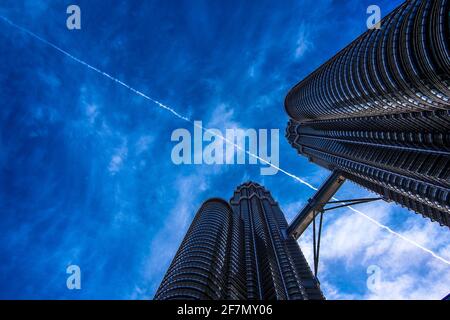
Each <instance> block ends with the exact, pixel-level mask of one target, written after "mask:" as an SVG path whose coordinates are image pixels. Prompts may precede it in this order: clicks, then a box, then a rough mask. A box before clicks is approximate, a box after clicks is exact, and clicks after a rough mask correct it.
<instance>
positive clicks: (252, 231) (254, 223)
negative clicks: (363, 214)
mask: <svg viewBox="0 0 450 320" xmlns="http://www.w3.org/2000/svg"><path fill="white" fill-rule="evenodd" d="M287 227H288V225H287V222H286V219H285V217H284V215H283V212H282V211H281V209H280V207H279V206H278V204H277V202H275V200H274V199H273V198H272V196H271V194H270V192H269V191H267V190H266V189H265V188H264V187H262V186H260V185H258V184H256V183H253V182H248V183H245V184H243V185H241V186H239V187H238V188H237V189H236V191H235V192H234V195H233V197H232V198H231V200H230V202H229V203H228V202H226V201H225V200H222V199H217V198H215V199H210V200H208V201H206V202H204V203H203V204H202V206H201V208H200V209H199V210H198V212H197V214H196V215H195V218H194V220H193V222H192V224H191V226H190V228H189V230H188V231H187V233H186V236H185V237H184V239H183V241H182V243H181V245H180V248H179V249H178V251H177V253H176V255H175V257H174V259H173V261H172V263H171V265H170V267H169V269H168V271H167V273H166V275H165V276H164V279H163V281H162V282H161V285H160V287H159V289H158V291H157V293H156V295H155V299H234V300H241V299H250V300H252V299H253V300H270V299H277V300H284V299H324V297H323V294H322V292H321V290H320V287H319V284H318V282H317V280H316V278H315V277H314V275H313V274H312V272H311V270H310V268H309V266H308V263H307V262H306V259H305V257H304V256H303V254H302V252H301V250H300V247H299V246H298V244H297V242H296V241H295V240H294V238H292V237H287V236H286V229H287Z"/></svg>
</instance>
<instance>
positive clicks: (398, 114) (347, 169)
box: [285, 0, 450, 226]
mask: <svg viewBox="0 0 450 320" xmlns="http://www.w3.org/2000/svg"><path fill="white" fill-rule="evenodd" d="M449 6H450V1H448V0H436V1H431V0H430V1H426V0H422V1H421V0H411V1H407V2H405V3H404V4H402V5H401V6H399V7H398V8H396V9H395V10H394V11H393V12H391V13H390V14H389V15H387V16H386V17H385V18H384V19H383V20H382V22H381V28H380V29H373V30H368V31H367V32H365V33H364V34H362V35H361V36H360V37H358V38H357V39H356V40H355V41H353V42H352V43H350V44H349V45H348V46H347V47H346V48H344V49H343V50H341V51H340V52H339V53H337V54H336V55H335V56H334V57H333V58H331V59H330V60H328V61H327V62H326V63H324V64H323V65H322V66H320V67H319V68H318V69H317V70H315V71H314V72H313V73H311V74H310V75H309V76H307V77H306V78H305V79H304V80H303V81H301V82H300V83H298V84H297V85H296V86H295V87H294V88H292V89H291V91H290V92H289V93H288V95H287V97H286V100H285V108H286V111H287V113H288V115H289V116H290V117H291V120H290V121H289V123H288V128H287V130H286V137H287V139H288V140H289V142H290V144H291V145H292V146H293V147H294V148H296V149H297V150H298V152H299V153H300V154H303V155H304V156H306V157H308V158H309V160H310V161H312V162H315V163H317V164H319V165H321V166H322V167H325V168H327V169H330V170H335V169H338V170H340V171H341V172H342V173H343V175H344V176H345V178H347V179H350V180H352V181H354V182H356V183H358V184H360V185H361V186H363V187H365V188H367V189H369V190H372V191H374V192H376V193H378V194H380V195H382V196H383V197H384V198H385V199H387V200H392V201H395V202H397V203H399V204H400V205H402V206H404V207H407V208H409V209H411V210H413V211H416V212H418V213H421V214H422V215H424V216H426V217H429V218H430V219H431V220H433V221H437V222H439V223H440V224H441V225H446V226H450V189H449V188H450V130H449V129H450V101H449V99H450V98H449V97H450V50H449V47H450V40H449V39H450V30H449V29H450V19H449Z"/></svg>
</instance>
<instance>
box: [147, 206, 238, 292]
mask: <svg viewBox="0 0 450 320" xmlns="http://www.w3.org/2000/svg"><path fill="white" fill-rule="evenodd" d="M232 220H233V215H232V211H231V208H230V206H229V205H228V203H227V202H226V201H224V200H221V199H211V200H208V201H206V202H205V203H203V205H202V206H201V208H200V209H199V211H198V212H197V214H196V215H195V218H194V220H193V221H192V224H191V226H190V228H189V230H188V231H187V233H186V236H185V237H184V239H183V241H182V243H181V245H180V248H179V250H178V251H177V253H176V255H175V258H174V259H173V261H172V264H171V265H170V267H169V270H168V271H167V273H166V275H165V277H164V279H163V281H162V283H161V285H160V287H159V289H158V292H157V294H156V296H155V299H164V300H171V299H186V300H188V299H201V300H218V299H225V298H227V291H228V290H227V285H228V284H229V282H228V281H229V279H228V273H229V268H230V263H229V262H230V248H231V243H230V242H231V239H232V227H233V221H232ZM237 296H239V294H238V293H237Z"/></svg>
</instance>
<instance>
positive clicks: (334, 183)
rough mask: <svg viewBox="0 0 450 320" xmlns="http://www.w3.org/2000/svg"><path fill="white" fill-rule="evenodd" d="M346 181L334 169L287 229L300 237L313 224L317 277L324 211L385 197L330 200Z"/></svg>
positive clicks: (288, 233)
mask: <svg viewBox="0 0 450 320" xmlns="http://www.w3.org/2000/svg"><path fill="white" fill-rule="evenodd" d="M344 182H345V177H344V176H343V175H342V173H341V172H340V171H337V170H335V171H333V173H332V174H331V175H330V176H329V177H328V179H327V180H326V181H325V182H324V183H323V184H322V186H321V187H320V188H319V189H318V190H317V191H316V193H315V194H314V196H313V197H312V198H310V199H309V200H308V203H307V204H306V205H305V207H304V208H303V209H302V210H301V211H300V212H299V213H298V215H297V216H296V217H295V218H294V220H293V221H292V223H291V224H290V225H289V227H288V229H287V230H286V233H287V236H288V237H294V239H296V240H297V239H298V238H299V237H300V236H301V235H302V234H303V232H305V230H306V229H307V228H308V226H309V225H310V224H311V223H312V224H313V256H314V276H315V277H316V278H317V271H318V268H319V254H320V239H321V235H322V224H323V213H324V212H325V211H330V210H334V209H338V208H343V207H348V206H351V205H356V204H361V203H368V202H372V201H377V200H381V199H383V198H381V197H376V198H359V199H347V200H332V201H330V200H331V199H332V198H333V196H334V195H335V194H336V192H337V191H338V190H339V188H340V187H341V186H342V184H343V183H344ZM327 204H335V205H334V206H332V207H328V208H326V207H325V206H326V205H327ZM318 215H320V217H319V228H318V230H317V231H316V216H318Z"/></svg>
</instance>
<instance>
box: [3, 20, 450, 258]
mask: <svg viewBox="0 0 450 320" xmlns="http://www.w3.org/2000/svg"><path fill="white" fill-rule="evenodd" d="M0 18H1V19H2V20H3V21H5V22H6V23H7V24H9V25H10V26H12V27H14V28H16V29H18V30H20V31H22V32H24V33H26V34H28V35H30V36H31V37H33V38H35V39H37V40H39V41H40V42H42V43H44V44H46V45H48V46H50V47H52V48H53V49H55V50H56V51H59V52H60V53H62V54H63V55H65V56H67V57H69V58H70V59H72V60H73V61H75V62H77V63H79V64H81V65H83V66H85V67H86V68H88V69H91V70H93V71H95V72H97V73H99V74H100V75H102V76H104V77H106V78H108V79H110V80H112V81H114V82H116V83H117V84H119V85H121V86H123V87H125V88H126V89H128V90H130V91H131V92H133V93H135V94H137V95H139V96H141V97H143V98H144V99H146V100H149V101H151V102H152V103H154V104H156V105H157V106H158V107H160V108H162V109H164V110H166V111H168V112H170V113H172V114H173V115H174V116H176V117H177V118H179V119H181V120H184V121H187V122H189V123H191V124H193V125H195V126H197V127H198V128H201V129H202V130H203V131H208V132H210V133H211V134H213V135H214V136H216V137H218V138H220V139H222V140H223V141H225V142H226V143H230V144H232V145H234V146H235V147H236V148H237V149H239V150H242V151H244V152H245V153H247V154H248V155H249V156H251V157H254V158H256V159H258V160H260V161H261V162H263V163H265V164H267V165H269V166H271V167H273V168H274V169H277V170H278V171H280V172H282V173H283V174H285V175H287V176H289V177H291V178H293V179H294V180H296V181H298V182H300V183H301V184H304V185H306V186H307V187H309V188H310V189H312V190H315V191H317V190H318V189H317V188H316V187H314V186H313V185H312V184H310V183H309V182H307V181H306V180H304V179H302V178H300V177H298V176H296V175H294V174H292V173H290V172H288V171H286V170H284V169H282V168H280V167H278V166H276V165H274V164H272V163H270V162H269V161H267V160H266V159H263V158H261V157H259V156H258V155H256V154H253V153H252V152H250V151H248V150H245V149H243V148H241V147H240V146H239V145H237V144H235V143H234V142H232V141H230V140H228V139H227V138H225V137H223V136H222V135H218V134H215V133H213V132H212V131H209V129H206V128H204V127H203V126H200V125H199V124H197V123H196V122H195V121H192V120H191V119H189V118H188V117H185V116H183V115H181V114H180V113H178V112H177V111H176V110H175V109H173V108H171V107H169V106H167V105H165V104H164V103H162V102H160V101H158V100H156V99H153V98H151V97H149V96H148V95H146V94H145V93H143V92H141V91H139V90H137V89H135V88H133V87H131V86H129V85H128V84H126V83H125V82H123V81H121V80H119V79H117V78H115V77H113V76H112V75H110V74H108V73H106V72H104V71H102V70H100V69H98V68H96V67H94V66H92V65H90V64H89V63H87V62H85V61H83V60H81V59H79V58H77V57H75V56H73V55H72V54H70V53H69V52H67V51H65V50H64V49H61V48H60V47H58V46H57V45H55V44H53V43H51V42H50V41H48V40H46V39H44V38H42V37H41V36H39V35H37V34H35V33H34V32H32V31H30V30H28V29H26V28H24V27H21V26H19V25H17V24H15V23H14V22H12V21H11V20H9V19H7V18H5V17H3V16H1V15H0ZM348 208H349V209H350V210H352V211H354V212H356V213H357V214H359V215H361V216H362V217H364V218H366V219H367V220H369V221H370V222H372V223H374V224H375V225H377V226H378V227H380V228H382V229H384V230H386V231H388V232H389V233H391V234H393V235H395V236H397V237H399V238H400V239H402V240H404V241H406V242H408V243H410V244H412V245H414V246H416V247H417V248H419V249H421V250H423V251H424V252H426V253H428V254H430V255H431V256H432V257H434V258H436V259H438V260H440V261H441V262H444V263H446V264H448V265H450V261H448V260H446V259H444V258H443V257H441V256H439V255H438V254H436V253H435V252H433V251H432V250H430V249H427V248H425V247H424V246H422V245H420V244H419V243H417V242H416V241H414V240H411V239H409V238H407V237H405V236H403V235H402V234H400V233H398V232H396V231H394V230H392V229H391V228H389V227H388V226H385V225H383V224H382V223H380V222H378V221H377V220H375V219H373V218H371V217H369V216H368V215H366V214H365V213H363V212H361V211H359V210H357V209H354V208H352V207H351V206H349V207H348Z"/></svg>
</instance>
